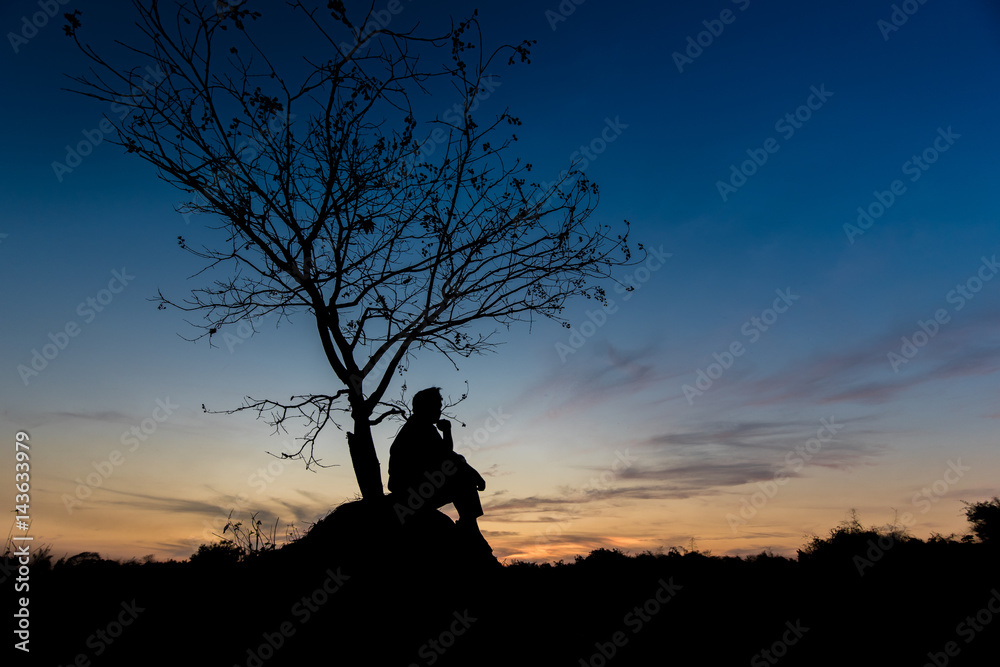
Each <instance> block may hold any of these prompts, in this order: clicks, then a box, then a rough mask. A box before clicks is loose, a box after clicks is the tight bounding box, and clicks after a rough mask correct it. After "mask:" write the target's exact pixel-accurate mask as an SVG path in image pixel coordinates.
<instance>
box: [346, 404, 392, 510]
mask: <svg viewBox="0 0 1000 667" xmlns="http://www.w3.org/2000/svg"><path fill="white" fill-rule="evenodd" d="M347 446H348V448H349V449H350V452H351V463H352V464H353V465H354V476H355V477H357V479H358V486H359V487H360V488H361V497H362V498H363V499H365V500H379V499H380V498H383V497H384V495H385V492H384V491H383V490H382V469H381V468H380V467H379V462H378V456H377V455H376V453H375V441H374V440H373V439H372V427H371V424H369V423H368V416H367V415H366V416H363V417H362V416H360V415H358V416H355V417H354V432H353V433H348V434H347Z"/></svg>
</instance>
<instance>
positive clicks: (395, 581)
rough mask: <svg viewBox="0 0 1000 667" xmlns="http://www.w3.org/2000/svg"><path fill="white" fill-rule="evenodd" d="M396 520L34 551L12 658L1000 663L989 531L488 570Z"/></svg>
mask: <svg viewBox="0 0 1000 667" xmlns="http://www.w3.org/2000/svg"><path fill="white" fill-rule="evenodd" d="M406 528H407V529H406V530H405V531H404V530H402V529H400V528H399V527H398V526H396V527H391V526H389V525H388V524H386V523H385V522H381V523H380V521H379V519H378V518H377V517H375V516H374V515H372V514H371V513H370V512H369V511H368V510H366V509H365V507H364V506H362V505H361V504H359V503H352V504H348V505H344V506H342V507H341V508H339V509H338V511H337V512H335V513H334V514H331V515H330V516H329V517H327V518H326V519H324V520H323V521H321V522H320V523H319V524H317V525H316V526H315V527H314V528H313V529H312V530H311V531H310V533H309V534H307V535H306V536H305V537H304V538H303V539H302V540H300V541H298V542H296V543H294V544H292V545H289V546H286V547H284V548H281V549H278V550H276V551H272V552H266V553H263V554H260V555H258V556H256V557H253V558H248V559H246V560H245V561H244V562H241V563H235V562H233V561H232V559H227V558H226V557H225V556H224V554H220V553H215V554H214V555H215V556H217V558H212V557H210V556H211V555H212V554H205V555H204V557H202V558H196V559H194V560H193V561H192V562H167V563H160V562H150V563H137V562H132V563H119V562H116V561H106V560H101V559H99V558H98V557H97V556H96V555H82V556H77V557H74V558H72V559H66V560H62V561H59V562H56V563H53V562H51V561H47V562H46V561H39V562H37V563H35V564H34V565H33V566H32V570H31V590H30V596H31V602H30V613H31V628H32V634H31V643H30V646H31V654H30V659H27V660H26V659H25V657H26V656H25V655H24V654H23V653H21V652H19V651H13V653H15V654H16V655H15V658H16V661H15V662H14V664H31V665H50V666H54V665H81V666H82V667H87V665H94V666H95V667H96V666H102V665H143V666H147V665H206V666H216V665H219V666H225V667H231V666H234V665H239V666H241V667H259V666H261V665H267V666H269V667H270V666H276V665H327V664H329V665H387V666H388V665H404V666H407V665H419V666H425V665H427V666H429V665H469V666H478V665H529V666H530V665H545V666H556V665H571V666H579V665H591V666H593V667H603V666H604V665H608V666H610V667H616V666H618V665H674V664H697V665H737V664H739V665H746V664H750V665H772V664H780V665H916V666H920V665H925V664H926V665H934V666H935V667H942V666H943V665H946V664H948V665H997V664H1000V567H998V564H1000V550H998V549H997V548H996V547H995V546H992V545H990V544H989V543H978V542H971V541H966V542H961V541H956V540H952V539H938V540H930V541H926V542H925V541H922V540H917V539H912V538H901V537H900V536H899V535H895V536H893V535H891V534H888V533H885V532H881V531H875V530H864V529H861V528H860V527H854V528H841V529H838V530H835V531H833V532H832V533H831V536H830V537H829V538H826V539H816V540H814V541H813V542H812V543H811V544H810V545H806V546H805V547H804V548H803V550H802V551H800V554H799V558H798V559H797V560H796V559H787V558H782V557H774V556H768V555H764V554H762V555H760V556H756V557H751V558H734V557H712V556H706V555H703V554H699V553H681V552H679V551H677V550H672V551H671V552H670V553H667V554H659V555H656V554H645V555H640V556H634V557H630V556H626V555H623V554H621V553H620V552H617V551H607V550H597V551H594V552H592V553H591V554H590V555H589V556H587V557H586V558H577V560H576V562H574V563H569V564H557V565H551V566H549V565H543V566H538V565H531V564H523V563H515V564H510V565H508V566H507V567H503V568H499V567H496V563H495V561H494V562H492V563H491V562H490V561H489V560H488V559H485V558H483V557H482V556H481V555H479V556H476V555H474V554H473V553H471V552H470V551H469V549H467V548H466V546H465V545H464V544H463V543H462V542H461V541H460V540H458V539H457V537H456V534H455V530H454V526H453V524H451V522H450V520H449V519H447V518H446V517H444V515H440V514H438V515H436V516H435V517H431V518H430V519H429V520H424V521H423V522H422V523H419V524H416V523H413V524H410V525H408V526H407V527H406ZM879 540H881V542H880V541H879ZM358 544H363V545H367V546H366V548H360V547H358V546H357V545H358ZM352 545H353V546H352ZM213 560H214V561H215V562H213ZM12 562H13V561H12V560H10V559H8V560H7V561H6V564H7V566H8V567H9V566H10V565H11V564H12ZM859 569H860V570H862V571H863V574H860V573H859ZM6 578H7V581H6V582H5V584H4V585H5V586H11V585H12V580H13V578H12V577H10V576H7V577H6ZM17 595H20V594H17ZM17 595H15V596H13V597H15V598H16V597H17ZM15 609H16V608H15ZM8 619H10V616H8ZM8 622H11V621H10V620H8ZM8 636H9V635H8ZM765 651H766V653H765ZM949 652H950V653H951V655H949Z"/></svg>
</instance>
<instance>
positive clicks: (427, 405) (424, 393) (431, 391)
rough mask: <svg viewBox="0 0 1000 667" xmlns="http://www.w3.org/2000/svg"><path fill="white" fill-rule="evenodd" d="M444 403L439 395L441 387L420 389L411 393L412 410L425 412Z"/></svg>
mask: <svg viewBox="0 0 1000 667" xmlns="http://www.w3.org/2000/svg"><path fill="white" fill-rule="evenodd" d="M443 403H444V399H443V398H442V397H441V387H428V388H427V389H421V390H420V391H418V392H417V393H415V394H414V395H413V412H415V413H417V412H419V413H421V414H423V413H426V412H430V411H432V410H436V409H437V408H439V407H441V405H442V404H443Z"/></svg>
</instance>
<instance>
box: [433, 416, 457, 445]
mask: <svg viewBox="0 0 1000 667" xmlns="http://www.w3.org/2000/svg"><path fill="white" fill-rule="evenodd" d="M435 426H437V427H438V430H439V431H441V439H442V440H444V446H445V448H446V449H447V451H449V452H453V451H455V441H454V440H452V439H451V422H450V421H448V420H447V419H441V420H439V421H438V423H437V424H435Z"/></svg>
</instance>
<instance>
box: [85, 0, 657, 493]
mask: <svg viewBox="0 0 1000 667" xmlns="http://www.w3.org/2000/svg"><path fill="white" fill-rule="evenodd" d="M133 5H134V8H135V12H136V16H137V17H138V21H137V23H136V26H137V28H138V30H139V31H140V33H141V37H140V36H139V34H137V36H136V39H137V40H139V43H138V44H136V43H133V44H125V43H123V42H116V44H118V45H119V46H120V47H121V49H122V50H121V51H120V53H121V56H120V57H119V58H118V59H112V58H111V57H110V55H108V54H107V53H105V52H102V51H99V50H97V49H95V48H94V47H92V46H91V45H90V44H88V43H86V42H84V41H82V40H81V38H82V36H83V34H84V29H83V28H82V27H81V20H80V16H81V15H80V14H79V12H76V13H74V14H67V15H66V17H67V19H68V21H69V24H68V25H67V26H66V28H65V31H66V33H67V35H69V36H70V37H72V38H73V39H74V40H76V43H77V44H78V45H79V47H80V49H81V50H82V52H83V53H84V54H85V55H86V56H87V57H88V58H89V59H90V61H91V62H92V63H93V64H92V65H91V67H90V69H89V73H88V74H84V75H82V76H75V77H71V78H72V79H73V80H74V81H75V82H76V87H75V88H73V92H76V93H81V94H83V95H87V96H90V97H94V98H96V99H98V100H102V101H105V102H110V103H112V104H113V105H118V106H117V107H115V106H113V107H112V108H117V109H124V111H123V112H122V113H118V114H113V115H108V116H107V117H108V120H109V122H111V123H112V124H113V126H114V128H115V130H116V134H115V135H114V136H115V140H114V141H112V143H117V144H118V145H120V146H122V147H124V148H125V150H126V151H127V152H129V153H135V154H137V155H138V156H139V157H140V158H142V159H143V160H146V161H147V162H149V163H151V164H152V165H154V166H155V167H156V168H157V170H158V172H159V176H160V178H162V179H163V180H164V181H166V182H168V183H170V184H172V185H174V186H175V187H177V188H179V189H181V190H183V191H184V192H185V193H187V197H186V198H189V199H190V200H191V202H190V203H189V204H187V205H185V206H184V207H182V211H183V212H188V213H191V212H195V213H199V214H209V215H210V216H211V219H212V220H214V221H217V222H215V223H213V228H214V229H216V230H219V231H221V232H222V234H223V237H222V238H224V239H225V241H224V242H223V243H219V244H217V245H215V246H213V247H205V246H202V247H192V246H191V245H189V244H188V243H187V241H186V240H185V239H184V238H182V237H178V240H179V243H180V245H181V247H182V248H184V249H185V250H187V251H189V252H191V253H193V254H194V255H196V256H198V257H200V258H202V259H203V260H205V275H206V276H209V275H211V276H213V280H212V282H211V284H209V285H207V286H205V287H200V288H197V289H194V290H192V292H191V294H190V296H189V297H187V298H185V299H183V300H180V301H175V300H171V299H169V298H167V297H165V296H163V294H162V293H161V294H160V296H159V299H158V300H159V302H160V305H159V307H160V308H165V307H168V306H170V307H176V308H179V309H181V310H184V311H194V312H198V313H200V314H201V315H202V316H203V319H202V320H201V321H200V322H199V323H197V324H195V326H197V327H199V331H200V334H199V335H198V336H196V337H195V338H200V337H202V336H208V337H209V343H210V344H211V342H212V337H213V336H215V335H219V334H221V333H223V332H224V330H225V329H226V328H227V327H232V326H233V325H236V324H238V323H243V324H244V326H245V325H246V323H250V324H251V326H252V325H253V323H254V322H256V321H259V320H258V319H257V318H259V317H261V316H263V315H265V314H268V313H277V314H278V315H279V316H288V315H289V314H290V313H293V312H297V311H298V312H307V313H309V315H310V317H311V318H312V319H314V320H315V325H316V330H317V333H318V335H319V339H320V342H321V343H322V348H323V352H324V353H325V357H326V361H327V362H328V363H329V365H330V367H331V368H332V369H333V371H334V373H335V374H336V376H337V378H338V380H339V381H340V386H339V387H337V388H336V390H335V391H332V393H330V394H325V395H302V396H293V397H292V398H291V399H290V400H288V401H280V400H271V399H256V398H252V397H248V398H247V399H246V401H245V403H244V404H243V405H242V406H241V407H239V408H236V409H235V410H231V411H228V412H236V411H239V410H251V411H256V412H257V414H258V416H261V417H264V418H266V419H268V421H269V423H271V424H272V425H273V426H275V427H276V428H279V429H284V428H285V427H286V426H287V425H288V424H289V423H290V422H292V421H293V420H304V423H305V426H304V435H303V436H302V437H301V443H302V445H301V448H300V449H299V450H298V453H297V456H301V457H302V458H303V459H305V461H306V465H307V467H308V466H310V465H312V464H318V461H317V459H316V458H315V456H314V454H315V449H314V448H315V443H316V438H317V436H318V434H319V433H320V432H321V431H322V430H323V429H324V428H325V427H326V426H328V425H330V424H331V423H332V424H335V425H337V426H338V428H339V426H340V425H339V423H338V422H337V420H336V417H337V413H338V412H343V413H347V414H349V417H350V420H351V422H352V423H353V431H352V432H351V433H348V434H347V435H348V438H347V440H348V445H349V450H350V455H351V461H352V464H353V467H354V472H355V474H356V476H357V480H358V484H359V486H360V489H361V493H362V496H363V497H364V498H365V499H369V498H377V497H381V496H382V494H383V490H382V478H381V472H380V469H379V462H378V458H377V455H376V451H375V446H374V442H373V439H372V426H374V425H376V424H378V423H380V422H381V421H382V420H384V419H385V418H386V417H388V416H390V415H393V414H399V413H400V412H401V408H400V405H399V403H398V402H394V401H390V400H388V399H387V398H386V393H387V390H388V389H389V388H390V385H391V383H392V381H393V378H394V376H395V374H396V373H397V372H400V373H401V372H403V371H404V370H405V369H406V368H407V365H408V361H409V359H410V355H412V354H413V353H414V352H417V351H420V350H423V349H425V348H429V349H431V350H435V351H437V352H438V353H440V354H442V355H444V356H445V357H446V358H448V359H449V360H450V361H451V362H452V363H453V364H454V363H456V359H457V358H459V357H467V356H469V355H471V354H473V353H481V352H483V351H485V350H488V349H491V348H492V347H493V346H494V345H495V344H496V341H495V339H494V338H493V336H494V334H495V333H496V328H497V326H498V325H502V326H505V327H508V328H509V326H510V325H511V324H513V323H516V322H531V321H532V319H533V318H534V317H537V316H545V317H548V318H554V319H556V320H558V321H560V322H562V323H563V325H564V326H569V325H568V324H567V323H566V322H565V321H564V320H563V319H562V318H561V312H562V309H563V306H564V304H565V302H566V300H567V299H568V298H570V297H574V296H585V297H587V298H596V299H598V300H601V301H604V300H605V298H606V297H605V293H604V290H603V288H602V287H601V285H600V283H601V282H602V280H603V279H607V278H610V277H611V276H610V271H611V269H612V268H613V267H614V266H619V265H624V264H628V263H631V261H632V260H631V256H630V252H629V246H628V230H627V225H628V223H627V221H626V222H625V229H624V230H623V233H622V234H615V233H614V232H613V231H612V229H611V228H610V227H609V226H607V225H599V224H593V223H591V222H590V216H591V213H592V211H593V209H594V206H596V203H597V187H596V186H595V185H594V184H592V183H591V182H589V181H588V180H587V179H586V178H585V177H584V175H583V174H582V173H580V172H579V171H577V170H575V169H573V168H572V165H571V168H570V169H569V170H567V172H565V174H564V176H563V177H562V178H561V179H559V180H558V182H557V183H555V184H554V185H549V186H544V187H543V186H541V185H539V184H538V183H534V182H530V181H529V172H530V171H531V165H530V164H527V163H523V162H522V161H520V160H519V159H512V158H510V157H508V153H509V149H510V147H511V144H512V142H513V141H516V140H517V137H516V135H514V134H512V132H513V131H514V130H515V129H516V127H517V126H518V125H520V121H519V120H518V119H517V118H516V117H514V116H512V115H511V114H510V113H509V111H507V110H504V111H503V112H502V113H500V114H499V115H496V116H495V117H494V118H491V119H490V120H489V121H488V122H483V123H482V124H480V123H479V122H477V121H476V120H475V119H474V113H473V111H475V110H476V109H477V107H478V106H479V102H480V101H481V99H482V96H483V92H484V91H485V90H486V86H487V84H488V83H489V82H490V81H493V80H494V79H491V77H492V76H494V75H493V73H492V70H493V69H494V68H496V67H498V66H503V65H504V62H503V61H504V60H506V65H508V66H509V65H513V64H514V63H515V62H517V61H521V62H530V60H529V55H530V52H529V48H530V46H531V43H530V42H528V41H524V42H521V43H520V44H517V45H505V46H501V47H499V48H497V49H495V50H493V51H492V52H489V53H484V51H483V48H482V35H481V32H480V30H479V24H478V20H477V18H476V14H473V15H472V17H471V18H470V19H468V20H466V21H463V22H461V23H459V24H458V25H455V24H453V23H452V24H451V25H450V26H449V27H448V29H447V30H444V31H443V32H442V34H439V35H430V36H428V35H422V34H418V32H417V30H418V28H419V26H415V27H414V28H412V29H410V30H407V31H402V30H391V29H389V28H390V26H388V25H386V23H387V22H386V21H385V16H386V14H385V13H383V14H378V13H377V12H376V11H374V9H369V10H368V12H367V15H364V12H361V14H360V15H356V13H355V12H353V11H352V10H349V9H348V8H346V7H345V5H344V3H342V2H337V1H331V2H328V3H327V4H326V7H325V8H323V9H319V8H315V7H307V6H306V4H304V3H303V2H290V3H288V7H286V8H284V9H283V10H282V11H284V12H285V14H281V15H280V16H278V17H276V18H272V17H269V21H268V24H269V27H270V28H271V30H270V31H268V30H262V27H263V26H262V24H263V23H264V21H261V20H259V19H261V18H262V17H261V14H260V13H258V12H257V11H252V10H251V9H249V8H248V6H247V5H246V4H226V3H220V2H217V3H214V4H212V5H205V4H201V3H198V2H188V3H180V4H178V5H177V6H176V9H175V10H173V9H172V10H171V12H172V13H171V15H170V16H165V15H163V14H161V11H160V9H161V7H160V3H158V2H155V1H154V2H152V3H150V4H147V5H146V6H144V5H143V4H141V3H140V2H138V1H136V2H134V3H133ZM383 12H384V10H383ZM362 15H363V16H362ZM391 18H393V21H394V23H399V22H401V21H402V19H401V18H400V17H391ZM275 20H280V21H282V22H284V21H288V22H291V21H293V20H297V21H298V23H297V24H296V27H295V29H294V31H292V30H288V26H285V25H284V23H282V24H281V25H282V26H283V27H284V28H285V29H286V30H288V32H287V33H286V35H287V38H286V39H284V40H282V42H281V44H282V46H281V47H280V48H276V47H275V46H274V43H275V41H276V36H275V34H274V29H273V28H274V26H275V23H274V21H275ZM289 25H290V24H289ZM88 27H89V26H88ZM392 27H395V26H392ZM109 48H110V47H109ZM294 49H298V53H301V54H302V55H301V57H300V58H295V59H292V58H291V56H290V54H291V51H293V50H294ZM123 63H124V64H123ZM143 68H145V69H143ZM150 68H152V70H150ZM149 71H157V72H159V73H160V75H159V76H158V77H156V78H157V79H159V80H158V81H156V82H153V83H151V82H150V81H149V76H148V74H147V75H146V76H145V79H144V77H143V73H144V72H149ZM441 99H449V100H457V102H456V104H455V106H454V107H452V108H450V109H448V110H444V111H442V110H441V109H432V111H435V112H436V113H427V112H426V109H427V108H428V107H429V106H431V105H433V104H439V103H440V102H439V100H441ZM449 107H451V105H449ZM418 118H424V120H418ZM508 132H511V134H508ZM638 247H639V248H640V250H641V246H638ZM484 323H485V324H486V325H487V326H485V327H484V326H483V324H484ZM490 329H492V331H491V330H490ZM285 456H288V454H285Z"/></svg>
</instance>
